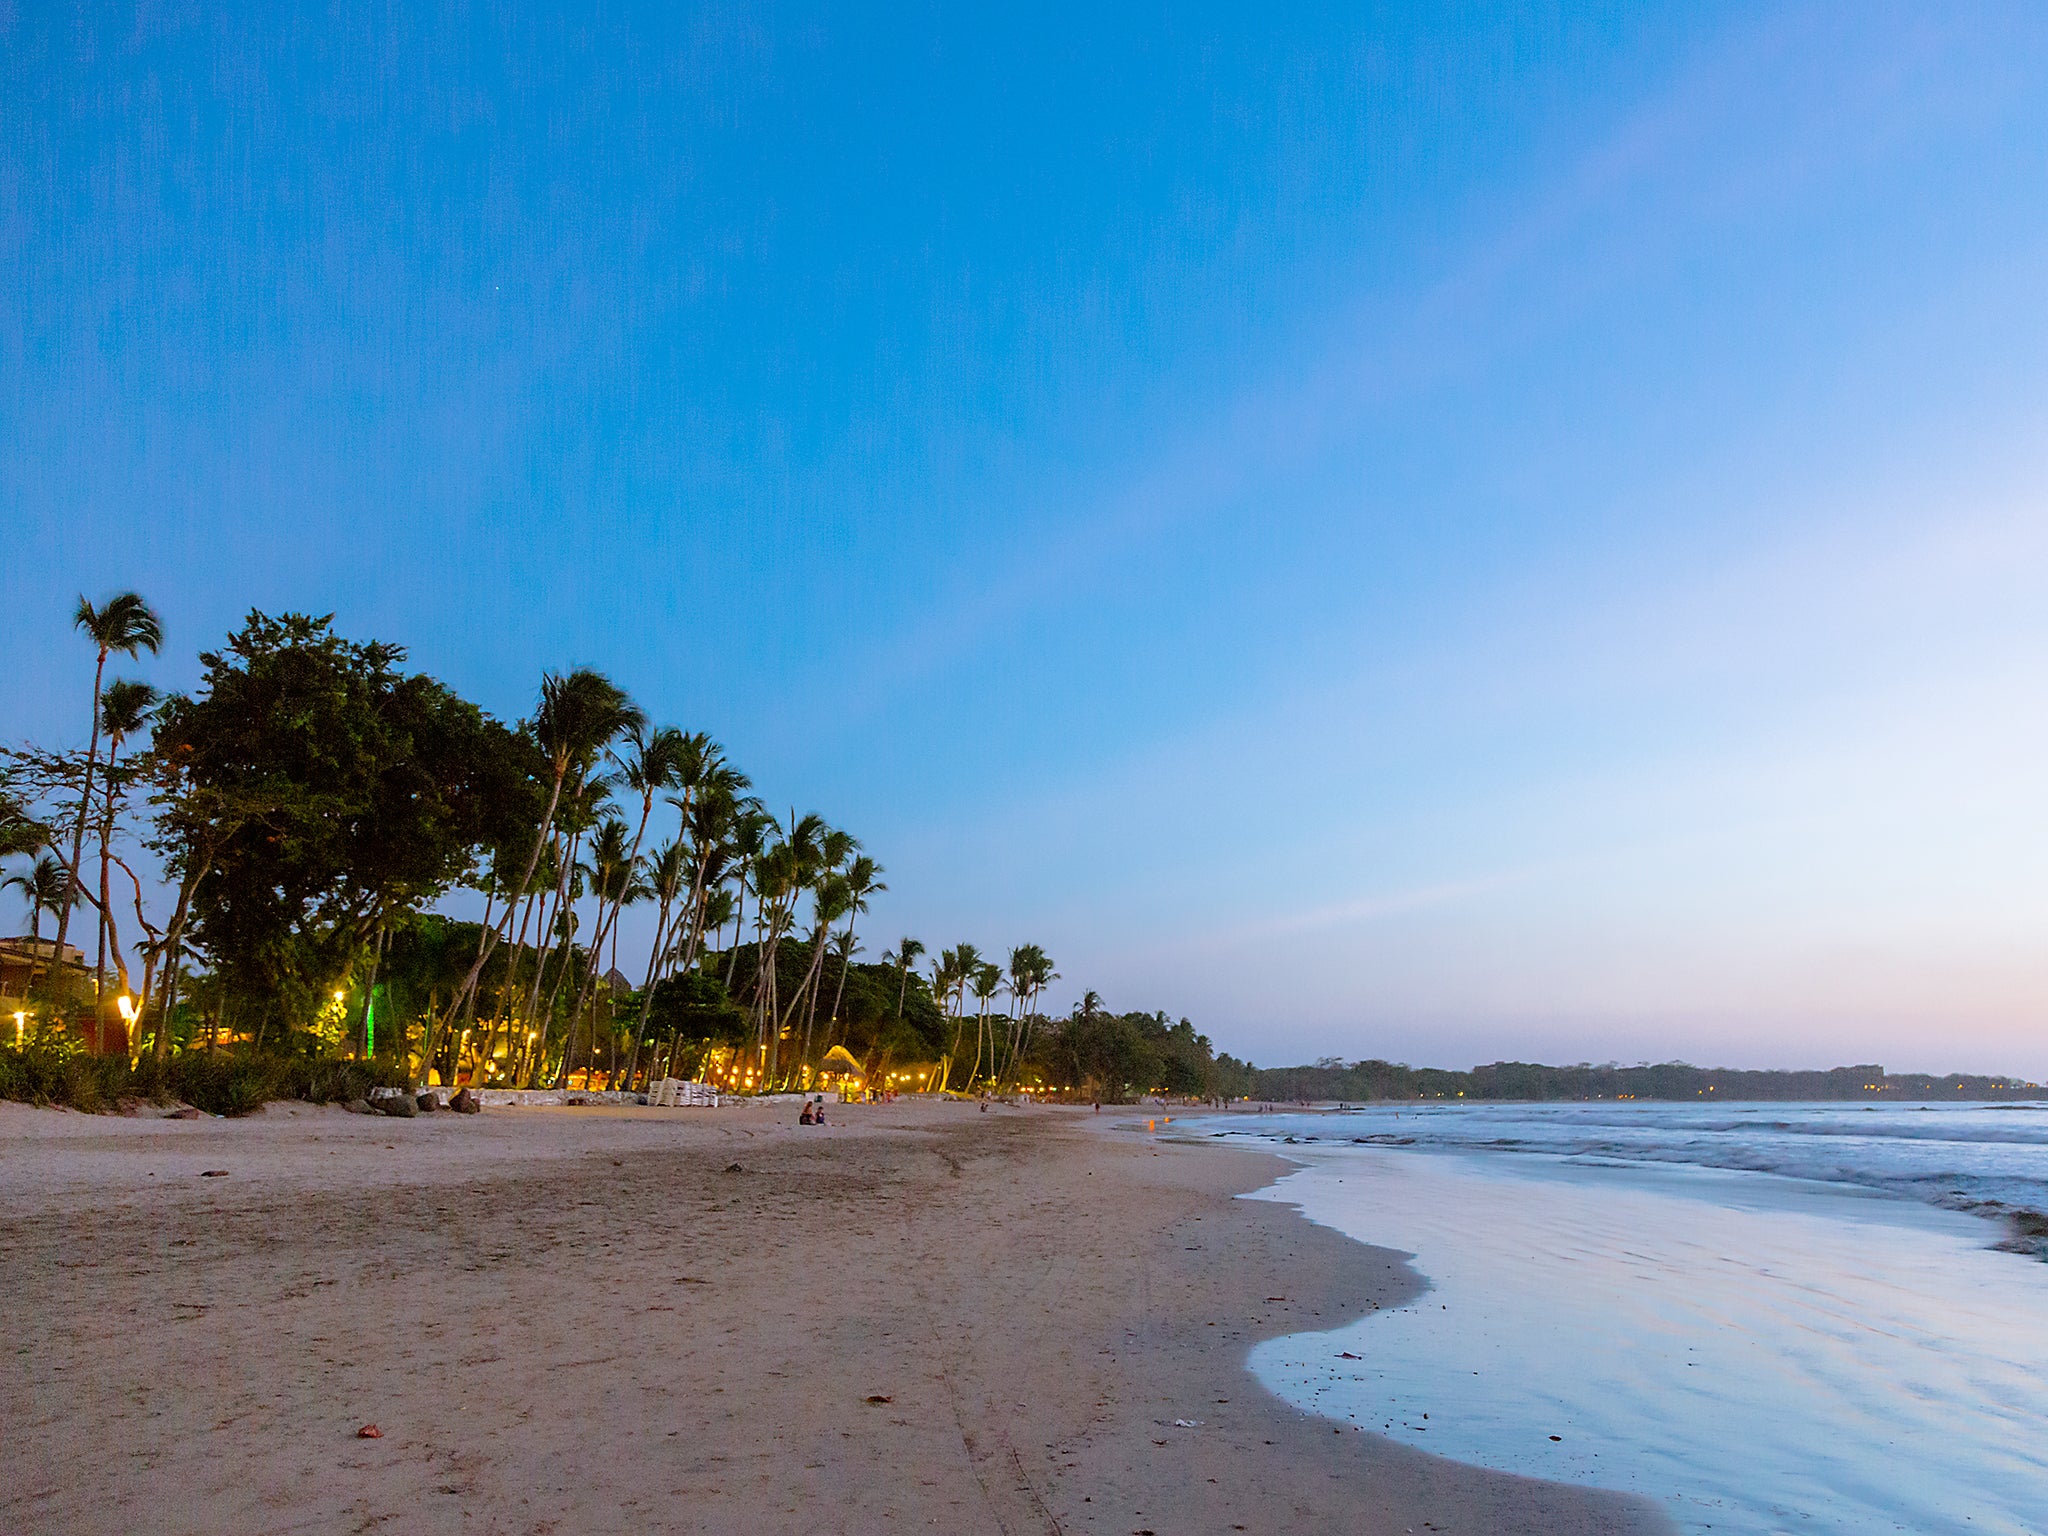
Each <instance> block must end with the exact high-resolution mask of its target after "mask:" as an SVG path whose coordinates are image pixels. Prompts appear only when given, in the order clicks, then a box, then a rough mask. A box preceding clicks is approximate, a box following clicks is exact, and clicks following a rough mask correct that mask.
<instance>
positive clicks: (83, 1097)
mask: <svg viewBox="0 0 2048 1536" xmlns="http://www.w3.org/2000/svg"><path fill="white" fill-rule="evenodd" d="M410 1085H411V1084H410V1079H409V1078H408V1077H407V1076H406V1074H405V1072H404V1071H403V1069H401V1068H400V1067H398V1066H397V1065H396V1064H394V1063H390V1062H363V1061H340V1060H335V1059H331V1058H320V1057H308V1056H285V1055H278V1054H275V1053H270V1052H264V1053H261V1054H257V1053H251V1052H248V1051H220V1052H216V1053H211V1054H209V1053H208V1052H205V1051H181V1052H179V1053H178V1054H177V1055H175V1056H173V1057H171V1058H170V1060H168V1061H166V1062H165V1063H164V1064H163V1065H162V1066H161V1067H159V1066H158V1065H157V1063H156V1062H155V1060H154V1059H153V1058H151V1057H147V1056H145V1057H144V1058H143V1059H142V1060H141V1061H140V1062H138V1063H137V1064H136V1065H135V1067H134V1068H133V1069H132V1070H131V1069H130V1067H129V1065H128V1062H127V1059H126V1058H125V1057H122V1056H89V1055H87V1054H86V1053H84V1052H83V1051H81V1050H79V1049H78V1047H77V1046H76V1045H75V1044H74V1043H73V1042H71V1041H68V1040H66V1039H64V1038H63V1037H61V1036H55V1037H46V1038H44V1039H40V1040H32V1041H28V1042H26V1043H25V1044H23V1045H21V1046H18V1047H17V1046H11V1045H8V1046H0V1099H15V1100H18V1101H20V1102H22V1103H27V1104H60V1105H63V1106H64V1107H66V1108H68V1109H76V1110H83V1111H84V1112H86V1113H88V1114H103V1113H106V1112H108V1111H111V1110H113V1109H114V1108H116V1107H117V1106H118V1105H119V1104H120V1102H121V1101H122V1100H123V1099H143V1100H148V1101H150V1102H152V1103H157V1104H171V1103H177V1102H180V1101H182V1102H184V1103H187V1104H191V1105H195V1106H197V1107H198V1108H200V1109H203V1110H205V1111H206V1112H207V1113H208V1114H214V1115H246V1114H248V1113H249V1112H250V1111H251V1110H256V1109H261V1108H262V1107H263V1106H264V1105H265V1104H267V1103H269V1102H270V1101H271V1100H272V1099H303V1100H305V1101H306V1102H308V1103H313V1104H327V1103H333V1102H336V1101H343V1102H345V1101H347V1100H349V1099H360V1098H366V1097H368V1095H369V1092H370V1090H371V1089H372V1088H376V1087H389V1088H404V1087H409V1086H410Z"/></svg>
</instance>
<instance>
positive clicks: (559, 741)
mask: <svg viewBox="0 0 2048 1536" xmlns="http://www.w3.org/2000/svg"><path fill="white" fill-rule="evenodd" d="M646 723H647V717H646V715H644V714H642V713H641V711H640V710H639V708H638V707H637V706H636V705H635V704H634V703H633V701H632V700H631V699H629V698H627V697H626V691H625V690H624V689H623V688H621V687H619V686H618V684H616V683H614V682H613V681H612V680H611V679H610V678H608V677H606V676H604V674H603V673H601V672H593V671H591V670H590V669H589V668H587V667H584V668H579V669H578V670H576V671H574V672H571V673H569V674H568V675H567V676H560V675H557V674H555V673H552V672H550V673H548V674H546V675H544V676H543V677H542V678H541V680H540V709H539V712H538V713H537V714H536V715H535V717H534V722H533V734H534V738H535V739H536V740H537V741H538V742H539V743H540V747H541V750H542V751H543V752H545V753H546V754H547V758H548V769H549V783H548V804H547V809H546V810H545V811H543V812H542V813H541V818H540V825H539V826H538V827H536V828H535V829H534V834H533V850H532V852H530V853H529V854H527V856H526V868H525V870H524V871H523V872H522V873H521V874H520V877H519V883H518V884H517V885H516V886H514V887H513V889H514V890H515V891H524V890H526V889H527V887H528V886H529V885H530V884H531V883H532V881H533V871H534V868H535V866H536V865H538V864H539V863H540V852H541V849H542V848H543V847H545V846H546V844H547V841H548V838H549V836H550V834H551V833H552V832H553V831H554V825H555V813H556V811H557V810H558V809H559V808H560V807H561V803H562V790H563V786H564V785H565V784H567V783H568V782H569V780H570V777H571V776H572V775H574V777H575V778H576V780H577V781H578V782H579V783H580V782H581V780H582V779H583V777H584V776H585V775H586V774H588V773H589V771H590V769H591V767H592V766H593V765H594V764H595V763H596V762H597V759H598V756H599V754H600V753H602V752H603V751H604V749H605V748H606V747H608V746H610V745H611V744H612V743H613V742H614V741H616V740H618V738H619V736H620V735H621V734H622V733H623V732H626V731H630V730H635V729H639V728H641V727H644V726H645V725H646ZM512 907H513V904H512V903H511V902H507V903H506V904H505V912H504V915H503V916H502V917H501V918H500V919H499V922H498V926H497V927H496V928H486V929H485V930H484V932H483V933H482V934H481V935H479V937H478V939H477V946H476V959H475V961H474V962H472V963H471V965H470V968H469V974H468V975H467V976H465V977H463V979H462V985H461V986H460V987H458V988H457V989H456V995H455V998H454V999H453V1001H451V1002H450V1003H449V1005H448V1017H449V1018H450V1019H453V1018H454V1017H455V1015H456V1014H457V1013H459V1012H460V1011H461V1010H462V1009H463V1008H464V1007H466V1006H468V1004H469V1003H470V1001H471V999H472V998H473V997H474V995H475V992H476V982H477V978H478V977H479V976H481V975H482V974H483V970H484V962H485V960H487V959H488V958H489V957H490V952H491V950H492V948H493V947H494V946H496V945H497V943H498V942H499V941H500V940H501V939H503V938H504V936H505V933H506V931H507V930H509V929H510V928H511V926H512Z"/></svg>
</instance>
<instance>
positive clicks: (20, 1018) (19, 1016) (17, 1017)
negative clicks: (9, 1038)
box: [14, 1008, 28, 1045]
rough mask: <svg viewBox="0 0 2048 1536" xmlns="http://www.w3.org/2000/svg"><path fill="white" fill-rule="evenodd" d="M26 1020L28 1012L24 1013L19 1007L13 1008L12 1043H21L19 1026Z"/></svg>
mask: <svg viewBox="0 0 2048 1536" xmlns="http://www.w3.org/2000/svg"><path fill="white" fill-rule="evenodd" d="M27 1022H28V1014H27V1013H25V1012H24V1011H23V1010H21V1009H19V1008H17V1009H15V1010H14V1043H15V1044H16V1045H19V1044H21V1026H22V1025H23V1024H25V1023H27Z"/></svg>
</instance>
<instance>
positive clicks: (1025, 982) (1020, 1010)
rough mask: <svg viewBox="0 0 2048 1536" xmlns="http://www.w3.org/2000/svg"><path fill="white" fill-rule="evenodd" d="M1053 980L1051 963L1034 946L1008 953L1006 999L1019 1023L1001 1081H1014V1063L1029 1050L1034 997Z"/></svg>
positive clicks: (1054, 978) (1023, 946) (1012, 1036)
mask: <svg viewBox="0 0 2048 1536" xmlns="http://www.w3.org/2000/svg"><path fill="white" fill-rule="evenodd" d="M1057 980H1059V973H1058V972H1057V971H1055V970H1054V969H1053V968H1052V960H1051V959H1050V958H1049V957H1048V956H1047V954H1046V952H1045V951H1044V950H1043V949H1041V948H1040V947H1039V946H1038V945H1036V944H1020V945H1018V946H1017V947H1016V948H1015V949H1013V950H1011V951H1010V997H1011V999H1012V1002H1013V1004H1014V1007H1015V1011H1016V1013H1017V1014H1018V1015H1019V1022H1018V1024H1017V1025H1016V1026H1014V1027H1013V1028H1012V1031H1011V1036H1010V1062H1009V1066H1008V1067H1006V1068H1005V1069H1004V1071H1003V1074H1002V1075H1003V1076H1004V1077H1005V1078H1010V1079H1012V1080H1014V1077H1015V1073H1016V1069H1017V1064H1018V1063H1019V1062H1020V1061H1021V1060H1023V1058H1024V1056H1025V1054H1026V1053H1027V1052H1028V1051H1029V1050H1030V1047H1031V1021H1032V1019H1033V1018H1034V1017H1036V1015H1035V1013H1034V1012H1033V1010H1034V1009H1035V1008H1036V1007H1037V1006H1038V995H1039V994H1040V993H1041V992H1043V991H1044V990H1045V989H1046V988H1047V987H1048V986H1050V985H1052V983H1053V982H1055V981H1057Z"/></svg>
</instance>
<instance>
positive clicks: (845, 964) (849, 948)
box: [826, 912, 860, 1050]
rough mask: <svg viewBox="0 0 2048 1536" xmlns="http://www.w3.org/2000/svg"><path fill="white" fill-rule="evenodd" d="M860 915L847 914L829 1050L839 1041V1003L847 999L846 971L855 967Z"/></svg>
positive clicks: (834, 999)
mask: <svg viewBox="0 0 2048 1536" xmlns="http://www.w3.org/2000/svg"><path fill="white" fill-rule="evenodd" d="M859 917H860V914H859V913H858V912H849V913H847V915H846V958H845V959H843V960H841V961H840V962H839V985H838V986H836V987H834V988H833V989H832V1014H831V1029H832V1034H833V1039H832V1040H831V1041H829V1042H828V1043H827V1045H826V1049H827V1050H830V1049H831V1048H832V1046H833V1045H836V1044H837V1043H838V1035H839V1005H840V1004H841V1003H842V1002H844V1001H845V1000H846V973H847V972H848V971H850V970H852V969H853V925H854V923H855V922H856V921H857V920H858V919H859Z"/></svg>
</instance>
